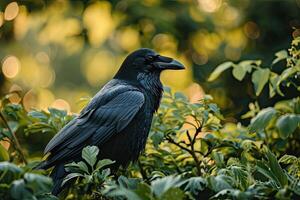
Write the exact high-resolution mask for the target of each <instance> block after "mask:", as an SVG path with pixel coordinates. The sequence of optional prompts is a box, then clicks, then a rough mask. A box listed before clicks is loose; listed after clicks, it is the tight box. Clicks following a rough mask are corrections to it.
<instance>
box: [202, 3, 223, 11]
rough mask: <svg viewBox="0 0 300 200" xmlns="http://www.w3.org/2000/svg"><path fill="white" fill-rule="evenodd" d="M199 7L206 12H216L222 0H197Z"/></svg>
mask: <svg viewBox="0 0 300 200" xmlns="http://www.w3.org/2000/svg"><path fill="white" fill-rule="evenodd" d="M198 3H199V7H200V8H201V9H202V10H203V11H205V12H208V13H212V12H216V11H217V10H218V9H219V8H220V7H221V5H222V0H198Z"/></svg>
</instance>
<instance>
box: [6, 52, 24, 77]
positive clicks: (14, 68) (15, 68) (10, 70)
mask: <svg viewBox="0 0 300 200" xmlns="http://www.w3.org/2000/svg"><path fill="white" fill-rule="evenodd" d="M20 67H21V64H20V61H19V59H18V58H17V57H15V56H8V57H6V58H5V59H4V61H3V63H2V73H3V74H4V76H5V77H7V78H14V77H15V76H17V74H18V73H19V71H20Z"/></svg>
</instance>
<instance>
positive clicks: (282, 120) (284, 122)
mask: <svg viewBox="0 0 300 200" xmlns="http://www.w3.org/2000/svg"><path fill="white" fill-rule="evenodd" d="M299 123H300V115H295V114H286V115H282V116H281V117H279V119H278V120H277V122H276V127H277V128H278V131H279V134H280V137H281V138H283V139H286V138H287V137H289V136H290V135H291V134H292V133H293V132H294V131H295V130H296V128H297V127H298V125H299Z"/></svg>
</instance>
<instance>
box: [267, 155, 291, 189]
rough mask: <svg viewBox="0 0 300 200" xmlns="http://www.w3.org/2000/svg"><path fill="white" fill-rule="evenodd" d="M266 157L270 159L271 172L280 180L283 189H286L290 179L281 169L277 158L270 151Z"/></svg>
mask: <svg viewBox="0 0 300 200" xmlns="http://www.w3.org/2000/svg"><path fill="white" fill-rule="evenodd" d="M266 155H267V157H268V161H269V167H270V169H271V171H272V172H273V174H275V176H276V177H277V178H278V180H279V182H280V185H281V187H285V186H286V185H287V184H288V178H287V175H286V174H285V173H284V171H283V169H282V168H281V167H280V165H279V163H278V161H277V158H276V156H275V155H274V154H273V153H272V152H271V151H270V150H267V151H266Z"/></svg>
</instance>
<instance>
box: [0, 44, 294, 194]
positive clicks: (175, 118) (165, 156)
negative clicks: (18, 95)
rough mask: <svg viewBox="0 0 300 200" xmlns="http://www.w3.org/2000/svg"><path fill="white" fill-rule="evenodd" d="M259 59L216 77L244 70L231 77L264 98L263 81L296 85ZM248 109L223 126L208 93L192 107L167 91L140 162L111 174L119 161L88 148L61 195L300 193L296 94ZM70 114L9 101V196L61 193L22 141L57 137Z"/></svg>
mask: <svg viewBox="0 0 300 200" xmlns="http://www.w3.org/2000/svg"><path fill="white" fill-rule="evenodd" d="M295 41H296V42H295ZM295 41H293V43H292V48H291V49H290V50H289V53H288V54H284V56H285V58H284V59H285V60H286V63H287V67H286V69H289V71H293V70H298V64H299V63H300V62H299V50H298V49H297V45H298V42H297V41H298V39H296V40H295ZM281 54H282V55H283V53H277V54H276V56H277V58H276V59H275V61H273V63H276V62H278V61H279V59H280V58H281V56H282V55H281ZM282 61H284V60H282ZM282 61H280V62H282ZM297 63H298V64H297ZM260 65H261V62H258V61H244V62H243V61H242V62H240V63H239V64H232V63H229V64H228V63H225V64H223V65H221V66H222V67H218V68H217V69H216V70H217V71H216V72H215V73H213V75H212V76H211V77H213V78H211V80H212V79H214V78H217V76H218V75H219V74H220V73H221V71H222V70H225V69H226V68H230V67H233V69H235V68H236V67H242V68H243V69H242V70H241V69H238V70H235V72H233V74H234V76H235V77H237V79H240V80H242V79H243V78H244V76H245V74H246V73H252V79H251V80H252V81H253V80H255V81H253V83H254V88H256V91H257V95H260V90H262V89H263V88H264V87H265V85H266V84H269V86H270V85H271V86H272V87H271V86H270V88H271V89H272V90H273V91H274V92H275V93H276V94H278V95H284V93H283V92H284V91H285V90H283V89H282V88H281V86H282V83H286V85H293V86H297V89H298V85H297V83H296V82H295V80H294V75H295V73H286V72H284V71H286V70H284V71H283V72H282V73H281V74H277V75H275V76H277V77H278V81H279V82H280V83H279V84H278V82H276V84H274V83H272V80H271V76H272V74H273V73H275V72H272V71H271V70H270V69H268V68H261V66H260ZM243 70H244V71H243ZM266 70H268V72H267V73H266ZM241 71H243V72H241ZM266 74H267V75H268V76H267V75H266ZM265 77H268V78H265ZM281 79H282V80H281ZM249 107H250V111H249V112H248V113H246V114H245V115H244V117H247V118H250V119H251V121H250V124H249V125H248V126H242V125H241V124H240V123H230V122H226V119H225V118H224V117H223V116H222V114H221V112H220V109H219V108H218V106H217V105H216V104H215V103H214V102H213V100H212V98H211V97H210V96H209V95H206V96H204V98H202V99H201V100H200V101H198V102H196V103H191V102H189V100H188V99H187V98H186V97H185V96H184V95H182V94H181V93H173V92H172V91H171V90H170V89H169V88H165V93H164V98H163V99H162V103H161V106H160V109H159V111H158V112H157V113H156V115H155V117H154V120H153V124H152V129H151V132H150V135H149V139H148V142H147V146H146V149H145V151H144V152H143V153H142V155H141V156H140V157H139V160H138V161H137V162H135V163H131V164H130V165H129V166H127V167H126V169H120V170H118V171H111V170H110V165H111V164H113V162H114V161H111V160H108V159H104V160H98V159H97V157H98V155H99V154H101V152H99V149H98V148H97V147H96V146H87V147H85V148H84V149H83V151H82V160H81V161H79V162H73V163H69V164H67V165H66V166H65V168H66V170H67V171H68V172H69V175H68V176H67V177H66V178H65V179H64V181H63V184H64V185H65V186H68V185H69V184H72V187H67V188H66V190H65V191H64V194H62V197H61V198H66V199H117V200H118V199H132V200H168V199H174V200H183V199H299V198H300V158H299V146H298V145H299V143H298V134H299V115H300V100H299V97H297V98H293V99H289V100H285V101H278V102H277V103H276V104H275V105H274V106H273V107H267V108H262V109H261V108H260V107H259V106H258V104H257V103H256V102H254V103H252V104H251V105H250V106H249ZM72 117H73V116H70V115H67V113H66V112H64V111H60V110H56V109H49V110H48V112H46V111H38V110H34V111H30V112H27V111H26V110H24V108H23V106H22V105H21V104H11V103H8V102H7V101H6V100H5V98H4V99H3V101H2V108H1V118H2V123H1V136H2V137H1V139H2V141H6V142H8V143H9V144H10V146H9V147H10V148H9V149H8V150H7V149H6V148H4V145H1V147H2V148H1V149H0V150H1V154H0V155H1V159H2V160H9V161H10V162H7V161H5V162H1V164H0V183H1V184H0V187H1V190H0V191H1V193H0V194H1V195H2V196H4V199H9V198H15V199H17V198H27V197H28V198H31V199H54V198H55V197H53V196H51V195H50V194H49V191H50V189H51V180H50V179H49V178H48V177H46V174H47V172H46V171H45V172H44V171H43V172H42V173H43V174H44V175H42V174H40V173H41V172H40V171H35V170H33V166H35V163H34V162H32V161H33V160H34V158H33V157H30V156H29V155H28V152H24V148H21V147H23V144H24V143H22V145H20V144H19V145H17V144H18V143H19V142H18V141H16V140H18V139H19V136H20V135H22V133H24V136H23V137H25V138H26V137H30V136H31V135H45V134H47V133H50V134H53V133H55V132H57V131H58V130H59V129H60V128H61V127H62V126H63V125H64V124H66V123H67V122H68V121H69V120H70V119H72ZM13 135H15V136H16V137H13ZM23 141H26V139H25V140H23ZM1 144H3V143H1ZM17 158H18V159H17ZM22 158H25V159H22ZM13 163H16V164H17V165H16V164H13ZM22 163H23V166H22ZM21 166H22V167H21Z"/></svg>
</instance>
